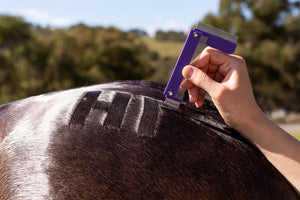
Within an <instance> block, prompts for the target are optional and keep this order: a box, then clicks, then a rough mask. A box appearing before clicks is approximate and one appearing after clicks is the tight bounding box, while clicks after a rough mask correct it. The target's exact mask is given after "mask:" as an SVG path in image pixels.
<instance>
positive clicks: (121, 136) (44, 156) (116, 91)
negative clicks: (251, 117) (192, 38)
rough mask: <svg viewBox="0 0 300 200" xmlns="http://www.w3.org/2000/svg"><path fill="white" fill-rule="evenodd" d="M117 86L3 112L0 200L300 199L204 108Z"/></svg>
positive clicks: (152, 88) (133, 85)
mask: <svg viewBox="0 0 300 200" xmlns="http://www.w3.org/2000/svg"><path fill="white" fill-rule="evenodd" d="M162 90H163V86H162V85H159V84H156V83H150V82H144V81H142V82H117V83H111V84H104V85H98V86H91V87H85V88H79V89H74V90H68V91H63V92H57V93H51V94H46V95H41V96H36V97H32V98H28V99H24V100H21V101H18V102H14V103H11V104H7V105H4V106H2V107H0V116H1V119H0V141H1V143H0V158H1V160H0V164H1V169H0V195H2V196H1V197H2V199H298V196H297V194H296V192H295V190H293V188H292V187H291V186H290V185H289V183H288V182H287V181H286V180H285V179H284V178H283V177H282V176H281V174H280V173H279V172H278V171H277V170H276V169H275V168H274V167H273V166H272V165H271V164H270V163H269V162H268V161H267V160H266V158H265V157H264V156H263V155H262V154H261V153H260V152H259V151H258V150H257V149H256V148H255V147H254V146H253V145H251V144H250V143H249V142H247V140H245V139H244V138H243V137H241V136H240V135H239V134H238V133H237V132H235V131H234V130H232V129H230V128H228V127H227V126H226V125H225V124H224V122H223V121H222V119H221V117H220V115H219V114H218V112H217V110H216V109H215V108H214V106H213V105H212V104H211V103H210V102H206V103H205V105H204V106H203V107H202V108H201V109H195V108H194V107H193V105H191V104H189V103H187V102H184V103H183V104H182V105H181V106H180V108H179V109H174V108H171V107H168V106H166V105H164V103H163V100H164V96H163V95H162Z"/></svg>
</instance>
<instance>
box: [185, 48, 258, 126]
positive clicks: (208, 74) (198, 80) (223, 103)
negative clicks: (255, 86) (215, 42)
mask: <svg viewBox="0 0 300 200" xmlns="http://www.w3.org/2000/svg"><path fill="white" fill-rule="evenodd" d="M192 65H194V66H192ZM192 65H189V66H186V67H185V68H184V69H183V72H182V74H183V76H184V77H185V78H186V79H187V81H188V82H189V83H188V84H187V83H186V82H185V83H183V84H182V85H185V89H188V91H189V97H190V102H191V103H195V104H196V106H197V107H200V106H202V104H203V94H202V95H201V94H200V93H201V92H199V91H200V90H199V89H203V90H205V91H206V92H207V93H208V94H209V95H210V96H211V98H212V101H213V102H214V104H215V106H216V107H217V109H218V110H219V112H220V114H221V116H222V117H223V119H224V121H225V122H226V124H227V125H228V126H230V127H232V128H236V129H237V130H240V129H241V128H242V127H243V126H244V125H245V123H247V121H248V120H251V119H253V117H255V116H257V114H258V113H261V112H260V109H259V107H258V106H257V104H256V101H255V99H254V96H253V92H252V87H251V83H250V79H249V76H248V72H247V67H246V63H245V61H244V59H243V58H241V57H239V56H236V55H228V54H225V53H223V52H221V51H218V50H216V49H213V48H210V47H208V48H206V49H205V50H204V51H203V52H202V54H201V56H200V58H199V59H198V60H196V61H195V62H193V63H192Z"/></svg>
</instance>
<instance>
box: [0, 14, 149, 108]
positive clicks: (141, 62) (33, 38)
mask: <svg viewBox="0 0 300 200" xmlns="http://www.w3.org/2000/svg"><path fill="white" fill-rule="evenodd" d="M153 72H154V68H153V66H152V64H151V52H150V51H149V50H148V48H147V47H146V46H145V45H144V44H143V43H142V42H141V41H140V40H139V39H138V36H137V35H136V34H128V33H125V32H123V31H120V30H118V29H116V28H113V27H109V28H100V27H88V26H85V25H83V24H79V25H76V26H73V27H70V28H69V29H66V30H50V29H48V28H40V27H35V26H32V25H31V24H29V23H27V22H25V21H24V20H23V19H22V18H19V17H11V16H5V15H0V95H1V99H0V104H1V103H6V102H9V101H12V100H16V99H20V98H24V97H27V96H32V95H36V94H40V93H44V92H48V91H56V90H62V89H67V88H72V87H78V86H82V85H87V84H95V83H101V82H108V81H114V80H124V79H126V80H128V79H145V78H147V77H149V76H150V75H152V74H153Z"/></svg>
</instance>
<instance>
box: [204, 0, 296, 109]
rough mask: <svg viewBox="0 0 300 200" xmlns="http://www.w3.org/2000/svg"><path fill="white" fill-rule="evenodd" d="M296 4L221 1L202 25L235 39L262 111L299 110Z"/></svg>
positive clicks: (266, 0)
mask: <svg viewBox="0 0 300 200" xmlns="http://www.w3.org/2000/svg"><path fill="white" fill-rule="evenodd" d="M298 5H299V3H295V2H293V3H292V2H289V1H288V0H280V1H278V0H221V4H220V9H219V13H218V14H217V15H213V14H211V13H210V14H208V15H206V17H205V19H204V20H203V22H204V23H207V24H210V25H213V26H215V27H218V28H221V29H223V30H226V31H229V32H232V33H234V34H236V35H238V36H239V44H238V50H237V52H236V53H237V54H239V55H241V56H243V57H244V58H245V60H246V61H247V65H248V68H249V74H250V77H251V80H252V84H253V89H254V93H255V95H256V98H257V100H258V103H259V104H260V105H261V106H262V107H263V109H264V110H272V109H274V108H278V107H281V108H285V109H287V110H298V111H299V110H300V104H299V100H300V13H299V7H298Z"/></svg>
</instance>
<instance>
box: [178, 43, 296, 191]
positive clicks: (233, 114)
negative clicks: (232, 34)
mask: <svg viewBox="0 0 300 200" xmlns="http://www.w3.org/2000/svg"><path fill="white" fill-rule="evenodd" d="M182 74H183V76H184V77H185V78H186V81H185V83H182V87H185V89H188V91H189V97H190V102H191V103H195V105H196V106H197V107H201V106H202V104H203V101H204V100H203V92H201V90H204V91H206V92H207V93H208V94H209V95H210V97H211V99H212V101H213V102H214V104H215V106H216V107H217V109H218V111H219V112H220V114H221V116H222V118H223V119H224V121H225V123H226V124H227V125H228V126H229V127H231V128H234V129H236V130H237V131H239V132H240V133H241V134H242V135H243V136H245V137H246V138H247V139H248V140H249V141H251V142H252V143H253V144H255V145H256V146H257V147H258V148H259V149H260V151H261V152H262V153H263V154H264V155H265V156H266V158H267V159H268V160H269V161H270V162H271V163H272V164H273V165H274V166H275V167H276V168H277V169H278V171H279V172H280V173H281V174H282V175H283V176H284V177H285V178H286V179H287V180H288V181H289V182H290V183H291V184H292V185H293V186H294V188H295V189H296V190H297V191H298V193H299V191H300V142H299V141H298V140H296V139H295V138H294V137H292V136H290V135H289V134H288V133H287V132H285V131H284V130H282V129H281V128H280V127H278V126H277V125H276V124H275V123H273V122H272V121H271V120H269V119H268V118H267V117H266V116H265V114H264V113H263V112H262V111H261V109H260V108H259V106H258V105H257V103H256V100H255V98H254V95H253V92H252V87H251V83H250V79H249V76H248V71H247V66H246V63H245V61H244V59H243V58H242V57H239V56H236V55H228V54H225V53H223V52H220V51H218V50H215V49H213V48H210V47H208V48H206V49H205V50H204V51H203V52H202V54H201V56H200V58H199V59H198V60H196V61H194V62H192V63H191V65H189V66H186V67H185V68H184V69H183V72H182ZM200 89H201V90H200Z"/></svg>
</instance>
